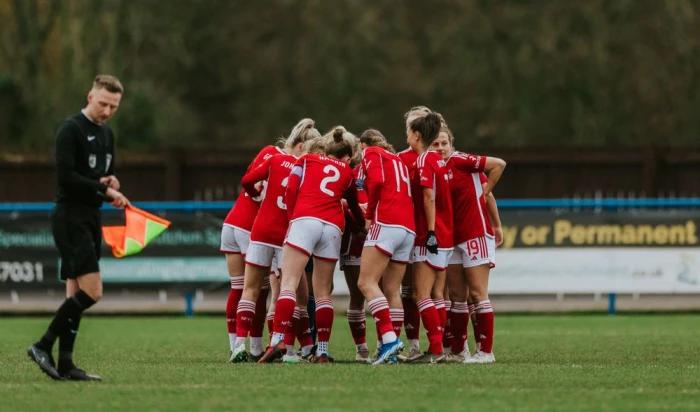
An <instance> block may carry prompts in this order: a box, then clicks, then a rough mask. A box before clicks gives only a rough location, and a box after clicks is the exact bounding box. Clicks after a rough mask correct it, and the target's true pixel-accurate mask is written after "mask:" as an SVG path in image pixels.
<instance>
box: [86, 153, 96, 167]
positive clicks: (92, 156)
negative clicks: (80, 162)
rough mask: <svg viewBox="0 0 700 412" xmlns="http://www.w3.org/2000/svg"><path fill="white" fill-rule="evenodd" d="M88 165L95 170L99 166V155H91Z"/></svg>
mask: <svg viewBox="0 0 700 412" xmlns="http://www.w3.org/2000/svg"><path fill="white" fill-rule="evenodd" d="M88 165H89V166H90V168H91V169H94V168H95V166H97V155H95V154H91V155H90V157H88Z"/></svg>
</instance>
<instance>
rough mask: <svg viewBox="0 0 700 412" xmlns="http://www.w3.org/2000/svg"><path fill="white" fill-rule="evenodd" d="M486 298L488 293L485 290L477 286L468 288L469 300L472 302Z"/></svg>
mask: <svg viewBox="0 0 700 412" xmlns="http://www.w3.org/2000/svg"><path fill="white" fill-rule="evenodd" d="M488 298H489V295H488V293H487V292H486V291H485V290H481V289H477V288H471V289H469V300H471V301H472V302H481V301H482V300H487V299H488Z"/></svg>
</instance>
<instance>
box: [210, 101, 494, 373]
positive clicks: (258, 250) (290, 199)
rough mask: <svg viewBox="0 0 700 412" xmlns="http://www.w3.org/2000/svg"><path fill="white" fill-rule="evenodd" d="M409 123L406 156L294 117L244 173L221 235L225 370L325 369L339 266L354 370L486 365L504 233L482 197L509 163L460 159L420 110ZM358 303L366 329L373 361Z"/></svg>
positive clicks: (373, 134)
mask: <svg viewBox="0 0 700 412" xmlns="http://www.w3.org/2000/svg"><path fill="white" fill-rule="evenodd" d="M405 120H406V140H407V143H408V145H409V147H408V148H407V149H405V150H403V151H401V152H399V153H396V152H395V151H394V149H393V147H392V146H391V145H390V144H389V143H388V142H387V140H386V138H385V137H384V136H383V135H382V133H381V132H379V131H378V130H375V129H368V130H366V131H364V132H363V133H362V134H361V135H360V137H359V139H358V138H357V137H356V136H355V135H353V134H352V133H350V132H348V131H347V130H346V129H345V128H343V127H342V126H337V127H334V128H332V129H331V130H330V131H329V132H328V133H327V134H326V135H321V134H320V133H319V132H318V131H317V130H316V128H315V124H314V121H313V120H311V119H303V120H301V121H300V122H299V123H298V124H297V125H296V126H295V127H294V128H293V129H292V131H291V133H290V135H289V137H287V138H286V139H284V140H282V141H280V144H279V145H277V146H273V145H270V146H266V147H264V148H263V149H262V150H261V151H260V152H259V153H258V154H257V156H256V157H255V159H254V160H253V161H252V162H251V163H250V165H249V166H248V169H247V171H246V173H245V175H244V176H243V178H242V181H241V184H242V186H243V188H244V191H243V192H241V194H240V195H239V197H238V199H237V200H236V202H235V204H234V206H233V208H232V209H231V210H230V212H229V213H228V215H227V216H226V219H225V221H224V224H223V228H222V233H221V251H222V252H223V253H224V254H225V255H226V261H227V266H228V271H229V275H230V278H231V290H230V292H229V296H228V300H227V302H226V319H227V325H228V332H229V339H230V349H231V357H230V361H231V362H234V363H236V362H244V361H249V360H252V361H257V362H259V363H266V362H272V361H275V360H278V359H280V360H282V361H283V362H286V363H299V362H312V363H328V362H332V361H333V358H332V356H330V354H329V342H330V337H331V330H332V327H333V320H334V309H333V302H332V298H331V292H332V289H333V273H334V271H335V266H336V263H338V261H340V268H341V269H342V270H343V271H344V273H345V278H346V280H347V283H348V288H349V290H350V304H349V307H348V310H347V319H348V324H349V326H350V331H351V334H352V337H353V340H354V343H355V347H356V357H355V359H356V360H357V361H358V362H365V363H372V364H374V365H380V364H385V363H397V362H399V361H403V362H408V363H439V362H464V363H492V362H495V357H494V355H493V331H494V314H493V308H492V306H491V303H490V301H489V298H488V276H489V271H490V269H491V268H493V267H494V266H495V249H496V246H498V245H499V244H500V243H501V242H502V232H501V224H500V218H499V215H498V209H497V206H496V201H495V198H494V197H493V195H492V193H491V192H492V190H493V187H494V186H495V185H496V183H497V182H498V180H499V179H500V177H501V174H502V172H503V169H504V168H505V162H504V161H503V160H501V159H498V158H494V157H487V156H477V155H471V154H466V153H462V152H459V151H456V150H455V149H454V137H453V135H452V132H451V131H450V129H449V126H448V124H447V122H446V121H445V119H444V118H443V116H442V115H440V114H439V113H437V112H433V111H431V110H430V109H428V108H427V107H424V106H420V107H414V108H412V109H411V110H409V111H408V112H407V113H406V115H405ZM269 295H272V296H271V299H270V300H271V304H270V307H269V308H268V307H267V300H268V297H269ZM365 305H366V307H367V309H368V310H369V312H370V313H371V314H372V317H373V318H374V321H375V324H376V331H377V351H376V353H375V354H373V355H370V352H369V349H368V347H367V341H366V328H365ZM307 308H310V310H309V309H307ZM309 312H311V317H310V316H309ZM266 320H267V324H268V331H269V332H270V336H269V343H268V344H267V345H264V344H263V328H264V324H265V321H266ZM470 320H471V321H472V322H471V323H472V327H473V330H474V337H475V341H476V348H475V351H474V352H473V354H472V353H471V352H470V350H469V348H468V346H467V343H466V342H467V329H468V324H469V321H470ZM421 323H422V324H423V326H424V328H425V330H426V332H427V337H428V342H429V346H428V348H427V351H425V352H421V350H420V345H419V332H420V324H421ZM401 329H404V331H405V336H406V339H407V343H408V350H407V351H406V352H405V353H404V352H403V350H404V348H405V345H404V343H403V341H402V340H401V339H400V336H401ZM312 330H313V332H312ZM247 341H249V342H248V348H246V342H247ZM296 342H298V343H299V346H300V349H299V351H297V350H296V349H295V343H296Z"/></svg>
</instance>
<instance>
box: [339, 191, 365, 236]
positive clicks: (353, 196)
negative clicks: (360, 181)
mask: <svg viewBox="0 0 700 412" xmlns="http://www.w3.org/2000/svg"><path fill="white" fill-rule="evenodd" d="M343 198H344V199H345V200H346V201H347V202H348V209H349V210H350V215H351V216H352V221H353V222H358V223H359V225H358V229H362V228H363V225H362V223H360V222H364V213H362V209H361V208H360V204H359V202H358V201H357V188H356V187H355V179H352V182H351V183H350V186H349V187H348V188H347V189H346V190H345V193H344V194H343Z"/></svg>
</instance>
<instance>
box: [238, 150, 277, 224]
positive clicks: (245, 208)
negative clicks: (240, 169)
mask: <svg viewBox="0 0 700 412" xmlns="http://www.w3.org/2000/svg"><path fill="white" fill-rule="evenodd" d="M280 153H284V151H282V149H280V148H279V147H277V146H272V145H269V146H265V147H263V148H262V150H260V152H258V154H257V155H256V156H255V159H253V161H252V162H250V164H249V165H248V168H247V169H246V173H248V172H249V171H250V170H252V169H254V168H256V167H257V166H259V165H260V164H261V163H262V162H264V161H265V160H267V159H269V158H270V157H272V156H274V155H276V154H280ZM259 202H260V200H259V199H258V200H254V199H253V198H251V197H250V195H249V194H248V193H246V192H245V191H241V193H240V194H239V195H238V198H237V199H236V202H235V203H234V204H233V207H232V208H231V210H229V212H228V214H227V215H226V218H225V219H224V225H228V226H233V227H236V228H238V229H241V230H244V231H246V232H250V230H251V229H252V227H253V221H255V215H256V214H257V213H258V207H259V205H260V204H259Z"/></svg>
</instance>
